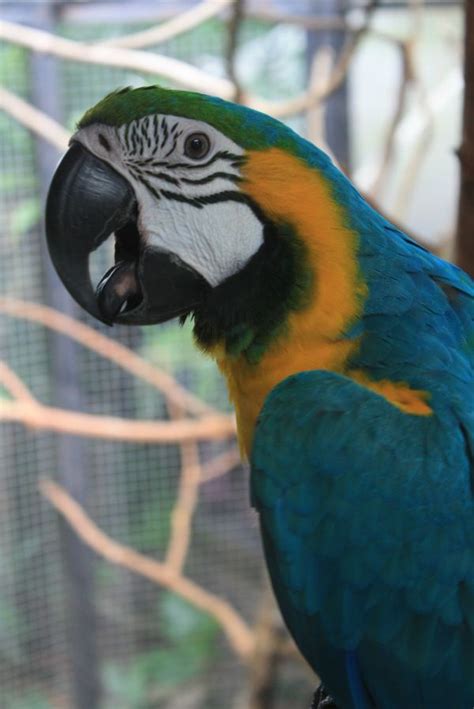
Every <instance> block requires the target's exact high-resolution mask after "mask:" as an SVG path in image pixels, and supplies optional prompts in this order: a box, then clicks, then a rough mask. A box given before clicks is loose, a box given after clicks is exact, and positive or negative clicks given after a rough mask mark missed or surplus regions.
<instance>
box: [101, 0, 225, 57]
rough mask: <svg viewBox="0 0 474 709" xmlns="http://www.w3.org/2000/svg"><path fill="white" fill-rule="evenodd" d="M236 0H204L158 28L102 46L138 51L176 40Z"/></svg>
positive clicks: (105, 41)
mask: <svg viewBox="0 0 474 709" xmlns="http://www.w3.org/2000/svg"><path fill="white" fill-rule="evenodd" d="M233 1H234V0H204V1H203V2H200V3H199V4H198V5H194V6H193V7H191V8H190V9H189V10H186V11H185V12H182V13H181V14H179V15H176V17H173V18H172V19H171V20H168V21H167V22H162V23H160V24H159V25H157V26H156V27H150V28H149V29H146V30H143V31H142V32H134V33H133V34H128V35H124V36H122V37H112V38H111V39H106V40H104V41H102V42H101V43H100V44H102V45H104V46H110V45H111V46H114V47H127V48H128V49H138V48H143V47H149V46H151V45H157V44H162V43H163V42H167V41H168V40H170V39H174V38H175V37H177V36H178V35H180V34H183V33H184V32H189V31H190V30H192V29H194V28H195V27H197V26H198V25H200V24H201V23H203V22H205V21H206V20H210V19H211V18H212V17H215V16H216V15H218V14H219V13H220V12H222V10H224V9H225V8H226V7H229V5H231V3H232V2H233Z"/></svg>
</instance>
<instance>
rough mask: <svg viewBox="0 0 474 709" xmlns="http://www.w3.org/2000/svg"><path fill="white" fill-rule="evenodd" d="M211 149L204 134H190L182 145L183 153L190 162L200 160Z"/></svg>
mask: <svg viewBox="0 0 474 709" xmlns="http://www.w3.org/2000/svg"><path fill="white" fill-rule="evenodd" d="M210 149H211V143H210V140H209V138H208V137H207V135H205V134H204V133H191V135H188V137H187V138H186V141H185V143H184V153H185V155H187V156H188V158H191V159H192V160H200V159H201V158H203V157H205V156H206V155H207V154H208V152H209V150H210Z"/></svg>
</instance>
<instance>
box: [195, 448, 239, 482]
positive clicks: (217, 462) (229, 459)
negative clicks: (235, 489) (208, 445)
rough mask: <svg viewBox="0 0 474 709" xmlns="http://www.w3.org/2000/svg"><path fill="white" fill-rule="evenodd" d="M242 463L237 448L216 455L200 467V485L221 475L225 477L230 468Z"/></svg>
mask: <svg viewBox="0 0 474 709" xmlns="http://www.w3.org/2000/svg"><path fill="white" fill-rule="evenodd" d="M241 463H242V458H241V455H240V451H239V449H238V448H237V446H236V447H235V448H231V449H230V450H228V451H226V452H225V453H221V455H217V456H216V457H215V458H213V459H212V460H209V461H208V462H207V463H204V464H203V465H202V466H201V479H200V482H201V483H207V482H210V481H211V480H216V478H220V477H222V476H223V475H226V474H227V473H228V472H229V471H230V470H232V468H235V467H236V466H237V465H240V464H241Z"/></svg>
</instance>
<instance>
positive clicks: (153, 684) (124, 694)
mask: <svg viewBox="0 0 474 709" xmlns="http://www.w3.org/2000/svg"><path fill="white" fill-rule="evenodd" d="M156 620H157V621H158V624H159V627H160V630H161V636H162V642H161V643H160V645H159V646H158V647H157V649H152V650H148V651H146V652H142V653H139V654H137V655H136V656H135V657H134V658H133V659H132V660H131V661H130V663H129V664H128V665H127V666H125V667H124V666H123V665H122V664H119V663H114V662H108V663H107V664H106V665H105V668H104V687H105V692H106V695H107V699H106V705H105V706H106V707H110V709H112V708H113V709H119V708H120V709H122V707H123V709H130V707H133V708H134V709H149V708H150V707H152V706H153V707H158V706H159V700H160V697H161V698H163V699H165V698H166V697H167V696H169V691H170V690H173V689H175V688H176V687H178V686H179V685H182V684H184V683H186V682H189V681H191V680H192V679H194V678H196V676H198V675H199V674H201V673H202V672H203V671H204V670H205V669H206V667H207V666H208V665H209V663H210V662H211V661H212V658H213V656H214V651H215V638H216V634H217V632H218V627H217V625H216V623H215V621H214V620H213V619H212V618H210V617H209V616H208V615H206V614H204V613H202V612H200V611H198V610H196V608H194V607H193V606H191V605H190V604H189V603H186V602H185V601H183V600H182V599H181V598H179V597H178V596H176V595H175V594H172V593H162V594H161V595H160V600H159V605H158V608H157V619H156Z"/></svg>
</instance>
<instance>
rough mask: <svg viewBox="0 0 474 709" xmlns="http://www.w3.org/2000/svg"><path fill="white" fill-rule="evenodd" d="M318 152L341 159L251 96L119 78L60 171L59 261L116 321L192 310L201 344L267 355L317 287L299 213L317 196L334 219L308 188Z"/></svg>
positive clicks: (104, 316)
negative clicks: (257, 106) (104, 249)
mask: <svg viewBox="0 0 474 709" xmlns="http://www.w3.org/2000/svg"><path fill="white" fill-rule="evenodd" d="M308 155H311V160H312V162H313V164H312V166H311V170H310V169H309V166H308ZM318 163H320V165H319V167H320V168H321V169H328V166H330V161H329V159H328V158H327V157H326V156H325V155H324V153H322V152H321V151H319V150H317V149H316V148H314V146H312V145H310V144H309V143H307V142H306V141H304V140H303V139H302V138H300V137H299V136H298V135H297V134H295V133H294V132H293V131H291V130H290V129H289V128H288V127H286V126H284V125H283V124H282V123H280V122H279V121H276V120H274V119H272V118H270V117H269V116H266V115H264V114H261V113H258V112H256V111H253V110H250V109H248V108H245V107H242V106H237V105H235V104H232V103H228V102H225V101H222V100H220V99H217V98H213V97H210V96H205V95H201V94H195V93H189V92H183V91H174V90H169V89H162V88H160V87H157V86H149V87H144V88H138V89H122V90H119V91H116V92H114V93H112V94H110V95H109V96H107V97H106V98H104V99H103V100H102V101H101V102H100V103H98V104H97V105H96V106H95V107H94V108H92V109H90V110H89V111H88V112H87V113H86V114H85V116H84V117H83V118H82V120H81V121H80V122H79V125H78V130H77V132H76V133H75V134H74V135H73V137H72V139H71V143H70V148H69V150H68V152H67V153H66V155H65V156H64V157H63V159H62V161H61V163H60V164H59V166H58V168H57V171H56V173H55V175H54V178H53V181H52V184H51V188H50V192H49V196H48V201H47V210H46V231H47V238H48V245H49V250H50V254H51V257H52V260H53V263H54V265H55V267H56V269H57V271H58V273H59V275H60V277H61V279H62V281H63V283H64V285H65V286H66V288H67V289H68V290H69V292H70V293H71V295H72V296H73V297H74V298H75V300H76V301H77V302H78V303H79V304H80V305H81V306H82V307H84V308H85V310H87V311H88V312H89V313H91V314H92V315H93V316H95V317H96V318H99V319H100V320H102V321H104V322H107V323H109V324H112V323H123V324H141V325H143V324H153V323H160V322H164V321H166V320H169V319H171V318H174V317H177V316H180V317H186V316H187V315H188V314H191V315H192V316H193V317H194V320H195V332H196V335H197V339H198V341H199V342H200V344H201V345H202V346H203V347H205V348H210V347H212V346H214V345H222V344H223V345H224V346H225V348H226V350H227V351H230V352H232V353H235V354H240V353H242V352H247V353H249V352H250V351H253V353H254V356H255V353H256V352H261V351H262V349H264V348H265V344H266V343H267V342H268V340H269V339H271V338H272V337H273V336H274V334H275V332H277V331H278V330H279V329H281V327H282V325H283V324H284V323H285V321H286V319H287V317H288V313H291V312H293V311H295V310H297V309H299V308H302V307H304V305H305V303H307V302H308V299H309V298H310V292H311V290H312V289H313V287H314V280H315V279H314V276H315V274H314V268H313V267H312V265H311V263H310V262H311V258H310V257H309V256H308V250H307V245H306V244H307V240H306V241H305V238H302V234H301V232H304V228H302V227H301V223H300V222H301V219H300V217H298V216H297V215H298V214H300V216H301V213H303V221H304V219H306V222H308V220H312V221H313V220H314V218H315V217H314V209H316V210H318V209H319V211H320V213H321V219H322V220H323V222H324V220H326V221H327V209H326V206H325V205H323V204H322V203H321V205H320V206H318V204H319V203H318V200H321V199H323V198H322V197H321V195H319V196H318V193H317V190H316V192H315V191H314V189H313V190H312V191H311V193H309V192H308V185H307V181H308V177H310V176H311V175H310V173H311V171H313V172H314V167H315V165H316V167H317V166H318V165H317V164H318ZM321 190H323V191H324V190H326V192H327V189H326V187H324V186H321ZM308 194H310V198H308ZM325 197H327V194H326V193H325ZM309 201H311V202H312V205H311V207H310V205H309ZM307 203H308V204H307ZM315 205H316V206H315ZM305 210H306V212H308V210H310V212H311V214H309V212H308V213H307V214H306V217H305V216H304V214H305V213H306V212H305ZM295 215H296V216H295ZM316 219H317V217H316ZM298 220H299V221H298ZM320 226H321V229H323V226H324V224H322V225H318V224H316V225H313V227H315V228H316V230H317V229H318V228H319V227H320ZM308 228H309V227H308ZM306 230H308V229H306ZM109 238H113V239H114V240H115V264H114V265H113V267H112V268H110V270H109V271H108V272H107V273H106V274H105V275H104V276H103V278H102V279H101V280H100V282H99V284H98V285H97V286H96V287H94V286H93V284H92V282H91V278H90V274H89V257H90V255H91V253H92V252H93V251H94V250H95V249H97V248H98V247H99V246H100V245H101V244H102V243H103V242H104V241H105V240H106V239H109Z"/></svg>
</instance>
